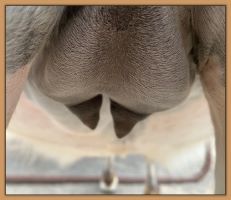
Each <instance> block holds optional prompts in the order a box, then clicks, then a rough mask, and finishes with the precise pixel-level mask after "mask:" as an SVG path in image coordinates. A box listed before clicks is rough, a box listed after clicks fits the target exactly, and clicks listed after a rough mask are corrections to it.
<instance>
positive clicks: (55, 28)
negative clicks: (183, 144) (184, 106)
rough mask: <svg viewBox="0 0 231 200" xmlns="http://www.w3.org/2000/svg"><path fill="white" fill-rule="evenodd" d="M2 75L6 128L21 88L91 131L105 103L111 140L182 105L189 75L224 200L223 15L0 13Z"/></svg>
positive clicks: (104, 10)
mask: <svg viewBox="0 0 231 200" xmlns="http://www.w3.org/2000/svg"><path fill="white" fill-rule="evenodd" d="M6 71H7V76H6V115H7V116H6V120H7V122H6V123H7V124H8V121H9V120H10V117H11V115H12V113H13V111H14V108H15V106H16V103H17V101H18V98H19V95H20V93H21V91H22V89H23V84H24V82H25V80H26V79H28V81H29V83H30V85H31V87H32V88H34V89H35V90H39V91H40V92H41V93H42V94H44V95H46V96H47V97H48V98H51V99H53V100H55V101H57V102H59V103H62V104H63V105H65V106H66V107H67V108H68V109H69V111H70V112H72V113H73V114H74V115H76V117H79V118H80V119H81V121H82V122H83V123H84V124H85V125H87V126H88V127H90V128H92V129H94V128H95V127H96V126H97V123H98V120H99V117H100V115H99V112H100V107H101V104H102V95H107V96H108V97H109V98H110V100H111V114H112V117H113V120H114V128H115V132H116V135H117V136H118V137H119V138H121V137H124V136H126V135H127V134H128V133H129V132H130V131H131V130H132V128H133V127H134V126H135V124H136V123H137V122H139V121H141V120H143V119H145V118H146V117H148V116H149V115H150V114H153V113H155V112H161V111H163V110H166V109H170V108H173V107H174V106H176V105H178V104H179V103H181V102H182V101H184V99H185V98H186V97H187V96H188V94H189V92H190V88H191V85H192V83H193V81H194V77H195V74H196V73H198V74H199V75H200V77H201V82H202V84H203V87H204V92H205V95H206V98H207V100H208V103H209V106H210V110H211V117H212V120H213V124H214V128H215V132H216V133H215V139H216V152H217V155H216V170H215V178H216V187H215V193H216V194H223V193H224V192H225V169H224V168H225V7H224V6H185V7H184V6H69V7H64V6H7V9H6ZM141 134H142V133H141Z"/></svg>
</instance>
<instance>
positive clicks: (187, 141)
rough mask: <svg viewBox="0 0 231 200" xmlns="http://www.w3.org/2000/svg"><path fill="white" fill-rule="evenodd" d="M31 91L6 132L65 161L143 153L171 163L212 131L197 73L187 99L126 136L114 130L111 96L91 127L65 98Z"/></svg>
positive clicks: (21, 103)
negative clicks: (68, 106) (120, 136)
mask: <svg viewBox="0 0 231 200" xmlns="http://www.w3.org/2000/svg"><path fill="white" fill-rule="evenodd" d="M27 92H28V88H27ZM32 95H36V93H34V94H30V98H31V99H32V101H31V100H29V99H28V98H27V97H26V95H25V93H23V95H22V96H21V98H20V101H19V104H18V106H17V108H16V111H15V113H14V115H13V117H12V120H11V122H10V124H9V127H8V130H7V134H13V135H16V136H17V137H20V138H21V139H24V140H25V141H27V142H29V143H30V144H32V146H33V148H34V149H35V150H36V151H38V152H40V153H42V154H43V155H45V156H48V157H51V158H54V159H55V160H57V161H58V162H59V163H60V164H64V165H65V164H69V163H72V162H74V161H76V160H77V159H80V158H82V157H84V156H99V157H105V156H114V155H118V156H126V155H128V154H142V155H144V156H145V157H147V158H148V159H149V160H151V161H155V162H157V163H161V164H163V165H165V166H167V165H168V161H169V159H174V158H175V159H176V160H177V155H178V154H179V152H182V151H187V149H188V148H189V147H190V146H193V145H198V144H200V143H206V142H209V141H210V140H211V138H212V137H213V134H214V130H213V126H212V123H211V119H210V115H209V109H208V105H207V101H206V99H205V97H204V95H203V91H202V88H201V85H200V82H199V80H198V79H196V81H195V83H194V85H193V87H192V89H191V92H190V94H189V96H188V98H187V99H186V100H185V101H184V102H182V103H181V104H179V105H178V106H176V107H174V108H173V109H170V110H167V111H163V112H159V113H154V114H153V115H151V116H149V117H148V118H146V119H145V120H143V121H141V122H139V123H138V124H136V126H135V127H134V128H133V130H132V131H131V133H130V134H128V135H127V136H126V137H125V138H123V139H118V138H117V137H116V135H115V134H114V129H113V121H112V117H111V114H110V111H109V101H108V98H107V97H106V98H104V102H103V106H102V108H101V118H100V121H99V124H98V126H97V128H96V129H95V130H91V129H89V128H88V127H86V126H85V125H83V123H82V122H81V121H80V120H79V119H78V118H77V117H76V116H75V115H74V114H71V113H70V112H69V111H68V110H67V109H66V107H64V106H63V105H62V104H58V103H55V102H54V101H53V100H51V99H49V100H48V99H47V98H45V97H44V98H41V96H40V98H37V99H35V96H34V97H32ZM36 101H37V103H36ZM39 104H40V105H43V107H40V105H39ZM189 113H190V114H189ZM26 121H28V122H30V123H25V122H26ZM144 144H145V145H144ZM60 147H62V148H60Z"/></svg>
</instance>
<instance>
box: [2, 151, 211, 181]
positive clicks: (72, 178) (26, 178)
mask: <svg viewBox="0 0 231 200" xmlns="http://www.w3.org/2000/svg"><path fill="white" fill-rule="evenodd" d="M210 165H211V153H210V149H209V148H207V150H206V155H205V162H204V165H203V166H202V168H201V170H200V171H199V173H197V174H194V175H193V176H191V177H181V178H179V177H158V183H159V184H184V183H194V182H198V181H200V180H201V179H202V178H203V177H204V176H205V175H206V173H207V172H208V170H209V168H210ZM100 179H101V177H98V176H7V177H6V183H7V184H26V183H29V184H39V183H40V184H54V183H55V184H61V183H89V182H99V181H100ZM145 181H146V178H139V177H119V182H120V183H124V184H139V183H140V184H141V183H144V182H145Z"/></svg>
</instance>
